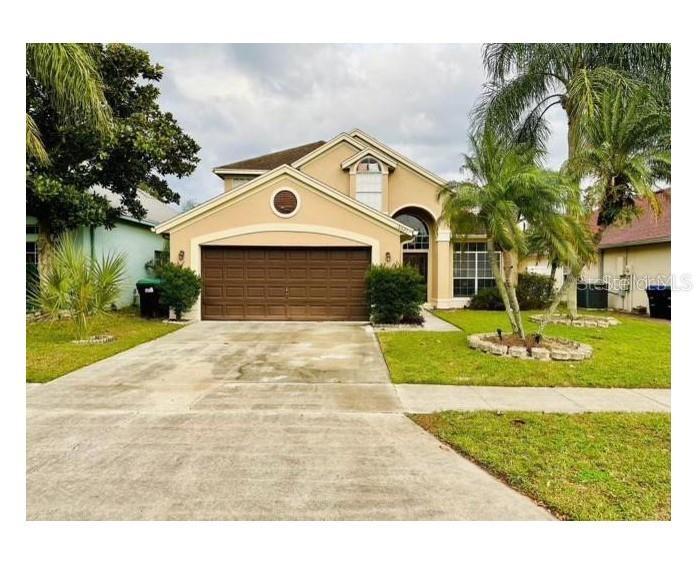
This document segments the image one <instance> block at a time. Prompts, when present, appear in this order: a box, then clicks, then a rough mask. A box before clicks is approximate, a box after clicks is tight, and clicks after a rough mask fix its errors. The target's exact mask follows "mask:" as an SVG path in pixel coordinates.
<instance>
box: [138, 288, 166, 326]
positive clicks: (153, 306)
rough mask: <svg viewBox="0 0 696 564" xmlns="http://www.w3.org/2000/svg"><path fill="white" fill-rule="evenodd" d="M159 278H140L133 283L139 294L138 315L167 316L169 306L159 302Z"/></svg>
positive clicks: (148, 316) (149, 316) (150, 316)
mask: <svg viewBox="0 0 696 564" xmlns="http://www.w3.org/2000/svg"><path fill="white" fill-rule="evenodd" d="M161 285H162V280H160V279H159V278H141V279H140V280H138V281H137V282H136V283H135V287H136V288H137V289H138V295H139V296H140V317H147V318H150V319H152V318H156V317H169V308H168V307H167V306H165V305H163V304H161V303H160V286H161Z"/></svg>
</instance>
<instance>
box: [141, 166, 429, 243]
mask: <svg viewBox="0 0 696 564" xmlns="http://www.w3.org/2000/svg"><path fill="white" fill-rule="evenodd" d="M283 174H287V175H288V176H290V177H292V178H294V179H295V180H298V181H299V182H301V183H303V184H305V185H308V186H310V187H312V188H314V189H316V190H317V191H319V192H321V193H323V194H325V195H326V196H328V197H330V198H333V199H334V200H336V201H337V202H338V203H341V204H343V205H345V206H347V207H349V208H353V209H355V210H356V211H358V212H360V213H361V214H362V215H364V216H368V217H370V218H371V219H372V220H374V221H376V222H378V223H381V224H383V225H386V226H387V227H389V228H391V229H393V230H395V231H398V232H399V233H402V234H404V235H408V236H409V237H412V236H413V235H414V234H415V232H414V231H413V230H412V229H411V228H410V227H407V226H405V225H403V224H402V223H400V222H398V221H396V220H395V219H393V218H391V217H390V216H388V215H386V214H384V213H382V212H380V211H378V210H375V209H373V208H371V207H370V206H368V205H366V204H363V203H362V202H359V201H357V200H355V199H353V198H351V197H350V196H347V195H345V194H343V193H342V192H339V191H338V190H336V189H334V188H332V187H331V186H328V185H326V184H324V183H323V182H320V181H318V180H317V179H316V178H314V177H312V176H309V175H308V174H305V173H303V172H302V171H300V170H297V169H295V168H293V167H291V166H288V165H282V166H279V167H277V168H275V169H274V170H271V171H268V172H267V173H265V174H262V175H261V176H259V177H257V178H255V179H254V180H252V181H250V182H247V183H246V184H244V185H243V186H242V187H240V188H239V189H237V190H231V191H229V192H225V193H223V194H221V195H220V196H217V197H215V198H212V199H210V200H208V201H207V202H205V203H203V204H201V205H199V206H196V207H195V208H193V209H191V210H189V211H187V212H185V213H182V214H179V215H178V216H176V217H174V218H172V219H171V220H169V221H165V222H164V223H161V224H160V225H158V226H157V227H156V228H155V232H156V233H164V232H168V231H171V230H172V229H173V228H175V227H178V226H180V225H183V224H185V223H188V222H189V221H192V220H194V219H196V218H197V217H199V216H202V215H204V214H207V213H208V212H212V211H213V210H215V209H216V208H218V207H220V206H223V205H225V204H226V203H228V202H229V203H231V202H232V201H234V200H236V199H238V198H240V197H241V196H243V195H244V194H247V193H249V192H250V191H252V190H254V189H255V188H258V187H260V186H262V185H264V184H266V183H267V182H270V181H272V180H274V179H276V178H278V177H280V176H282V175H283Z"/></svg>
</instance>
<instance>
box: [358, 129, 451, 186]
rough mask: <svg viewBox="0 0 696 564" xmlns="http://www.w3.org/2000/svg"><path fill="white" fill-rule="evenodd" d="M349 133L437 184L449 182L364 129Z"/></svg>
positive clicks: (441, 184)
mask: <svg viewBox="0 0 696 564" xmlns="http://www.w3.org/2000/svg"><path fill="white" fill-rule="evenodd" d="M349 135H350V136H351V137H353V138H354V139H357V140H359V141H360V142H362V143H363V145H368V146H371V147H374V148H375V149H377V150H379V151H381V152H383V153H384V154H386V155H388V156H389V157H391V158H392V159H394V160H395V161H397V162H399V163H401V164H403V165H404V166H406V167H408V168H410V169H411V170H413V171H414V172H417V173H418V174H420V175H421V176H423V177H425V178H427V179H428V180H430V181H431V182H434V183H435V184H437V185H440V186H443V185H445V184H447V181H446V180H445V179H444V178H441V177H439V176H438V175H437V174H434V173H432V172H430V171H429V170H427V169H425V168H423V167H422V166H420V165H419V164H418V163H416V162H414V161H412V160H411V159H409V158H408V157H406V156H404V155H402V154H401V153H398V152H397V151H395V150H394V149H392V148H391V147H388V146H387V145H385V144H384V143H382V142H381V141H378V140H377V139H375V138H374V137H372V136H371V135H368V134H367V133H365V132H364V131H362V130H360V129H353V130H352V131H351V132H350V133H349Z"/></svg>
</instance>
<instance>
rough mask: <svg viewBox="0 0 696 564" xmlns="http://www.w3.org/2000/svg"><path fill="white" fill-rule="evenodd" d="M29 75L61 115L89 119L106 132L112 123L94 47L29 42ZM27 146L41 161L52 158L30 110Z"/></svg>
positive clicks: (60, 116)
mask: <svg viewBox="0 0 696 564" xmlns="http://www.w3.org/2000/svg"><path fill="white" fill-rule="evenodd" d="M26 58H27V61H26V63H27V76H28V77H30V78H32V79H33V80H36V81H37V82H38V83H39V84H40V85H41V86H42V87H43V88H44V89H45V91H46V93H47V95H48V96H50V98H51V102H52V105H53V107H54V108H55V111H56V113H57V114H58V117H59V118H60V119H61V120H64V121H72V122H75V121H85V122H87V123H90V124H91V125H92V126H94V127H95V128H96V129H98V130H99V131H102V132H108V130H109V129H110V127H111V110H110V108H109V105H108V104H107V102H106V98H105V97H104V86H103V83H102V79H101V76H100V74H99V70H98V66H97V62H96V60H95V58H94V57H93V55H92V53H91V50H90V47H89V46H88V45H83V44H79V43H28V44H27V46H26ZM26 124H27V125H26V150H27V154H29V155H31V156H32V157H33V158H35V159H36V160H37V161H39V162H40V163H47V162H48V155H47V153H46V149H45V147H44V144H43V142H42V140H41V132H40V131H39V128H38V127H37V125H36V122H35V121H34V119H33V118H32V117H31V115H30V108H27V112H26Z"/></svg>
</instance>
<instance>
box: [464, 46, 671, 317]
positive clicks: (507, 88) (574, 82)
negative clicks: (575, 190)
mask: <svg viewBox="0 0 696 564" xmlns="http://www.w3.org/2000/svg"><path fill="white" fill-rule="evenodd" d="M483 62H484V66H485V68H486V71H487V73H488V77H489V82H488V83H487V84H486V86H485V90H484V94H483V96H482V98H481V102H480V104H479V105H478V107H477V108H476V110H475V117H476V119H477V121H478V122H479V124H483V123H487V124H488V125H489V127H496V128H497V129H499V131H501V132H504V134H506V135H509V136H510V137H511V138H513V139H516V140H522V141H530V142H536V143H543V142H544V141H545V140H546V139H547V137H548V134H549V123H548V119H549V115H550V114H549V111H550V110H551V109H552V108H554V107H559V108H562V110H563V111H564V112H565V114H566V117H567V123H568V134H567V135H568V141H567V143H568V161H570V160H572V159H573V158H574V156H575V154H576V152H577V151H578V150H580V148H581V146H582V144H583V137H584V135H585V128H584V125H585V124H588V123H592V122H593V121H594V119H595V117H596V108H597V104H598V101H599V99H600V98H601V97H602V96H603V95H604V93H606V92H611V91H615V90H617V89H618V90H621V91H627V92H630V91H633V90H637V89H643V88H644V87H645V86H648V87H649V92H650V96H651V98H652V102H653V104H654V105H655V106H657V107H660V108H661V109H662V111H664V112H667V113H668V112H669V109H670V79H671V49H670V45H669V44H661V43H492V44H488V45H486V46H485V47H484V53H483ZM569 170H571V169H569ZM572 170H575V171H577V170H579V169H578V168H577V167H574V168H573V169H572ZM576 180H579V177H576ZM568 305H569V308H570V310H571V315H573V316H575V315H577V305H576V301H575V288H574V287H572V288H570V292H569V294H568Z"/></svg>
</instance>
